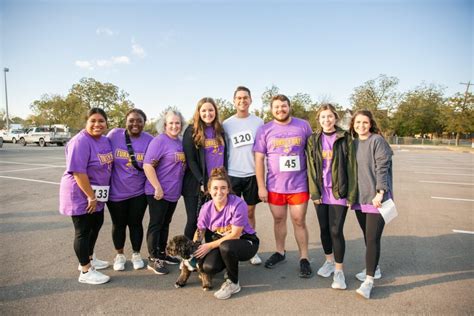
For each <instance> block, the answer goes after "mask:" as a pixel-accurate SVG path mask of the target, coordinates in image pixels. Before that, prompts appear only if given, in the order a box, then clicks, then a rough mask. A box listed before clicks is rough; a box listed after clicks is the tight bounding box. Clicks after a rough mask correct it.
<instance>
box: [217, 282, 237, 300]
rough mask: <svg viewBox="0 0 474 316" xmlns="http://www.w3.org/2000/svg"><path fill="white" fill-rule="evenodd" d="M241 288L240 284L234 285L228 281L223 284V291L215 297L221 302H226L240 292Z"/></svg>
mask: <svg viewBox="0 0 474 316" xmlns="http://www.w3.org/2000/svg"><path fill="white" fill-rule="evenodd" d="M240 290H241V287H240V285H239V283H238V282H237V283H234V282H232V281H231V280H229V279H227V280H225V282H224V283H222V286H221V289H220V290H219V291H217V292H215V293H214V297H215V298H217V299H220V300H226V299H228V298H229V297H231V295H232V294H235V293H238V292H240Z"/></svg>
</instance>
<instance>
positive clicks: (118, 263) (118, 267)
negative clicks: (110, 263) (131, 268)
mask: <svg viewBox="0 0 474 316" xmlns="http://www.w3.org/2000/svg"><path fill="white" fill-rule="evenodd" d="M125 262H127V258H126V257H125V255H124V254H123V253H118V254H117V255H116V256H115V259H114V270H115V271H123V270H125Z"/></svg>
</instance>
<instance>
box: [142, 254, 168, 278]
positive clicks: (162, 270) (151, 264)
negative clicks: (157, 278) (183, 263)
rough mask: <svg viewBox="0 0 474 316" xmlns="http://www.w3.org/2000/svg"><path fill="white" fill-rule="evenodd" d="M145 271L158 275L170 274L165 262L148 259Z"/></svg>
mask: <svg viewBox="0 0 474 316" xmlns="http://www.w3.org/2000/svg"><path fill="white" fill-rule="evenodd" d="M147 269H148V270H152V271H153V272H155V273H156V274H160V275H163V274H168V273H169V272H170V271H169V270H168V268H167V267H166V265H165V261H164V260H161V259H158V258H149V259H148V266H147Z"/></svg>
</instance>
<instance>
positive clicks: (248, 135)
mask: <svg viewBox="0 0 474 316" xmlns="http://www.w3.org/2000/svg"><path fill="white" fill-rule="evenodd" d="M231 141H232V146H234V148H237V147H242V146H245V145H253V143H254V141H253V135H252V131H250V130H248V131H243V132H240V133H235V134H233V135H232V136H231Z"/></svg>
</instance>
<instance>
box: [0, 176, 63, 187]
mask: <svg viewBox="0 0 474 316" xmlns="http://www.w3.org/2000/svg"><path fill="white" fill-rule="evenodd" d="M0 178H5V179H13V180H21V181H29V182H40V183H48V184H56V185H59V182H50V181H43V180H35V179H26V178H17V177H7V176H0Z"/></svg>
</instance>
